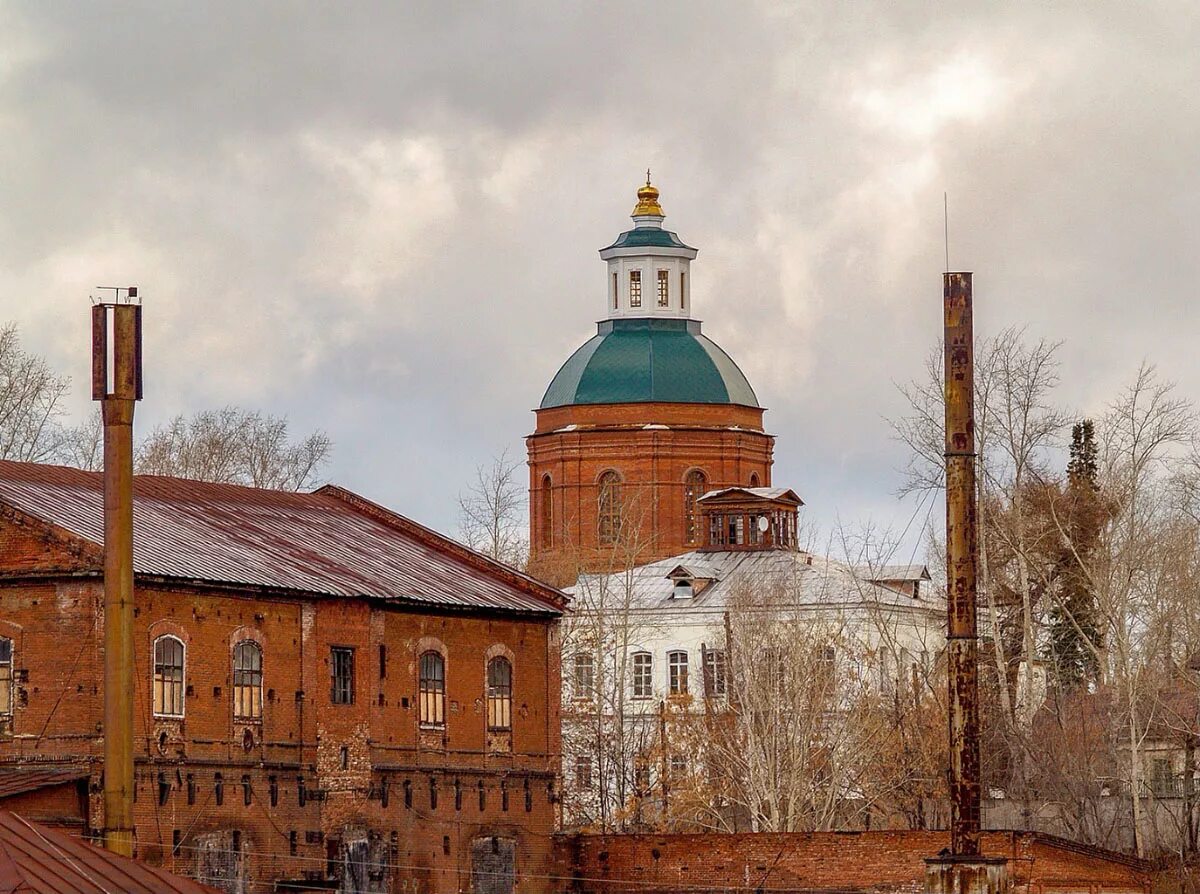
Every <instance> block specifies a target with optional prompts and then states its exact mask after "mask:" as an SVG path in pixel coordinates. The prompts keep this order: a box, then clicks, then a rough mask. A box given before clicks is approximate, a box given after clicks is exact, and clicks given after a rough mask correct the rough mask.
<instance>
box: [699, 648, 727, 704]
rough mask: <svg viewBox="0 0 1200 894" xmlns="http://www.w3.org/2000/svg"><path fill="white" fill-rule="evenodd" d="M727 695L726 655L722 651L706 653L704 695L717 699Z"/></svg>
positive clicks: (710, 650)
mask: <svg viewBox="0 0 1200 894" xmlns="http://www.w3.org/2000/svg"><path fill="white" fill-rule="evenodd" d="M724 694H725V653H724V652H723V651H721V650H720V649H706V650H705V652H704V695H705V696H706V697H708V698H717V697H719V696H722V695H724Z"/></svg>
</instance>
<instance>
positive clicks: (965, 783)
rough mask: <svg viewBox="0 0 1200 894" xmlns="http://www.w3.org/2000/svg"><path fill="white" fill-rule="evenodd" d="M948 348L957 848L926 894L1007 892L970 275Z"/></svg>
mask: <svg viewBox="0 0 1200 894" xmlns="http://www.w3.org/2000/svg"><path fill="white" fill-rule="evenodd" d="M942 297H943V311H944V323H945V328H944V332H943V335H944V339H945V345H946V394H945V398H946V448H945V450H946V453H945V458H946V597H947V598H946V615H947V618H946V620H947V623H946V655H947V665H948V668H947V671H948V674H949V689H950V700H949V711H948V714H949V721H950V851H949V853H945V852H943V853H941V854H939V855H938V856H936V857H930V858H927V859H926V860H925V891H926V894H1001V892H1005V891H1007V890H1008V861H1007V860H1006V859H1005V858H1004V857H985V856H983V855H982V852H981V849H980V844H981V842H980V821H979V819H980V818H979V798H980V791H979V789H980V785H979V674H978V666H977V655H978V645H977V642H976V618H975V587H976V581H975V577H976V566H977V562H978V539H977V535H976V529H975V525H976V514H975V508H976V507H975V368H974V363H975V342H974V337H975V336H974V332H973V331H972V325H971V310H972V308H971V274H970V273H946V274H945V275H944V277H943V281H942Z"/></svg>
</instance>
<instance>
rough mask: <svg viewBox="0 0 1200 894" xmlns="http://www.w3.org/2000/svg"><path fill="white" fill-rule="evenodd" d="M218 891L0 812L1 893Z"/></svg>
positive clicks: (213, 893) (180, 893)
mask: <svg viewBox="0 0 1200 894" xmlns="http://www.w3.org/2000/svg"><path fill="white" fill-rule="evenodd" d="M118 892H119V894H219V892H217V889H216V888H210V887H208V886H207V885H201V884H199V883H198V882H194V881H192V880H191V879H186V878H180V877H179V876H175V875H171V874H170V873H169V872H166V871H165V870H162V869H158V868H156V867H153V866H147V865H146V864H145V863H139V862H138V861H137V860H130V859H128V858H127V857H119V856H117V855H116V854H112V853H109V852H108V851H106V850H102V849H101V848H98V847H95V846H93V845H90V844H87V843H86V842H84V841H81V840H80V839H78V838H72V837H71V836H69V835H65V834H63V833H62V832H58V831H55V830H54V829H48V828H46V827H45V826H42V825H39V824H37V823H31V822H29V821H28V820H26V819H24V818H23V817H21V816H18V815H17V814H15V813H11V812H10V811H7V810H0V894H118Z"/></svg>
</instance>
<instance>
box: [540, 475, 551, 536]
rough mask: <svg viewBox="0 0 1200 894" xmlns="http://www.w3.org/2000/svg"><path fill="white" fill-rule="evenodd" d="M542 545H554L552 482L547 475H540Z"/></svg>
mask: <svg viewBox="0 0 1200 894" xmlns="http://www.w3.org/2000/svg"><path fill="white" fill-rule="evenodd" d="M541 501H542V520H541V524H542V546H544V547H546V548H547V549H549V548H550V547H552V546H553V545H554V482H553V481H552V480H551V479H550V476H549V475H543V476H542V493H541Z"/></svg>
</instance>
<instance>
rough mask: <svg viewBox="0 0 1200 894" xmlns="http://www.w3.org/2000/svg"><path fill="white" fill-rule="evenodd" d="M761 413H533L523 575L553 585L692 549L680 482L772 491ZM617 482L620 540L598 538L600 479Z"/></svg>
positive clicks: (703, 407)
mask: <svg viewBox="0 0 1200 894" xmlns="http://www.w3.org/2000/svg"><path fill="white" fill-rule="evenodd" d="M762 417H763V410H762V409H760V408H757V407H745V406H738V405H731V404H655V403H642V404H615V405H581V406H566V407H554V408H550V409H544V410H538V411H537V429H536V431H535V432H534V433H533V434H532V435H530V436H529V437H528V439H527V441H526V445H527V448H528V455H529V495H530V500H529V512H530V526H529V530H530V567H531V569H532V570H533V571H534V573H536V574H537V575H538V576H540V577H542V578H544V579H545V580H549V581H551V582H554V583H558V584H565V583H569V582H574V580H575V578H576V576H577V575H578V574H579V572H580V571H603V570H609V569H611V568H613V567H622V566H626V565H630V564H644V563H646V562H651V561H655V560H657V559H662V558H666V557H668V556H673V555H678V554H680V553H682V552H686V551H687V550H688V549H692V548H694V547H695V546H696V544H697V542H698V540H697V539H692V540H689V539H688V537H687V526H686V523H685V480H686V478H687V476H688V473H689V472H693V471H699V472H702V473H703V475H704V481H705V486H706V488H707V489H708V490H713V489H717V488H722V487H731V486H735V485H742V486H747V485H751V484H756V485H760V486H763V487H766V486H769V485H770V484H771V464H772V462H773V459H772V454H773V451H774V442H775V439H774V437H773V436H771V435H769V434H767V433H765V432H764V431H763V423H762ZM608 471H613V472H616V473H617V475H618V476H619V477H620V482H621V485H620V486H621V502H622V508H623V525H624V530H625V533H626V536H625V537H624V538H623V539H622V540H620V541H619V542H617V543H611V544H605V543H602V542H601V539H600V536H599V512H598V507H599V497H600V478H601V476H602V475H603V474H604V473H605V472H608Z"/></svg>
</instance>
